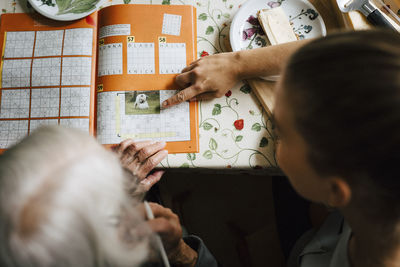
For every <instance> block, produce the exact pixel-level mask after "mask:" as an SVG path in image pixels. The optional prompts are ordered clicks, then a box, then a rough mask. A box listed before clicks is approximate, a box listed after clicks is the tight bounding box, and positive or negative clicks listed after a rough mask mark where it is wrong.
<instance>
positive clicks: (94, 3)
mask: <svg viewBox="0 0 400 267" xmlns="http://www.w3.org/2000/svg"><path fill="white" fill-rule="evenodd" d="M28 1H29V3H30V4H31V5H32V6H33V8H34V9H35V10H36V11H37V12H39V13H40V14H42V15H43V16H45V17H48V18H50V19H54V20H64V21H65V20H76V19H80V18H83V17H86V16H87V15H89V14H91V13H93V12H94V11H96V10H97V9H98V8H99V7H100V6H101V5H102V4H103V3H104V1H105V0H28Z"/></svg>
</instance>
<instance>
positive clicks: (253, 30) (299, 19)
mask: <svg viewBox="0 0 400 267" xmlns="http://www.w3.org/2000/svg"><path fill="white" fill-rule="evenodd" d="M278 6H282V8H283V10H284V11H285V13H286V15H287V16H288V17H289V21H290V22H291V24H292V26H293V30H294V32H295V33H296V35H297V36H298V38H299V39H306V38H314V37H320V36H325V35H326V27H325V23H324V21H323V19H322V18H321V16H320V15H319V13H318V12H317V10H316V9H315V7H314V6H313V5H312V4H311V3H310V2H308V1H307V0H248V1H247V2H246V3H245V4H243V5H242V6H241V7H240V8H239V10H238V12H237V13H236V15H235V17H234V18H233V21H232V25H231V29H230V33H229V34H230V42H231V46H232V50H233V51H238V50H245V49H252V48H257V47H263V46H266V45H267V42H266V40H267V37H266V35H265V33H264V31H263V29H262V27H261V25H260V23H259V22H258V18H257V12H258V11H259V10H261V9H271V8H274V7H278Z"/></svg>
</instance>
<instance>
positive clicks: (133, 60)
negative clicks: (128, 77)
mask: <svg viewBox="0 0 400 267" xmlns="http://www.w3.org/2000/svg"><path fill="white" fill-rule="evenodd" d="M127 51H128V56H127V57H128V64H127V65H128V74H154V73H155V58H154V43H128V49H127Z"/></svg>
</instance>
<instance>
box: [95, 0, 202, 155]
mask: <svg viewBox="0 0 400 267" xmlns="http://www.w3.org/2000/svg"><path fill="white" fill-rule="evenodd" d="M150 17H151V20H149V19H148V18H150ZM195 20H196V16H195V14H194V8H193V7H191V6H161V5H129V6H126V5H125V6H118V5H117V6H110V7H107V8H104V9H102V10H101V11H100V12H99V29H98V35H99V37H98V39H99V40H98V67H97V81H96V85H97V96H96V97H97V101H96V103H97V110H96V111H97V113H96V116H97V125H96V130H97V131H96V136H97V138H98V140H99V141H100V142H101V143H102V144H116V143H119V142H121V141H123V140H125V139H126V138H134V139H136V140H149V139H151V140H163V141H166V142H167V149H168V151H169V152H171V153H178V152H195V151H197V149H198V133H197V128H198V127H197V103H189V102H186V103H182V104H180V105H177V106H176V107H173V108H169V109H162V108H161V103H162V102H163V101H164V100H166V99H168V98H169V97H171V96H173V95H174V94H176V93H177V89H178V88H177V86H176V85H175V84H174V79H175V76H176V75H177V74H178V73H180V72H181V71H182V69H183V68H184V67H186V66H187V65H188V64H189V63H190V62H192V61H193V60H194V59H195V55H196V40H195V38H194V37H195V36H196V35H195V31H194V27H195Z"/></svg>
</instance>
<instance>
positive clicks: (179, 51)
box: [159, 43, 186, 74]
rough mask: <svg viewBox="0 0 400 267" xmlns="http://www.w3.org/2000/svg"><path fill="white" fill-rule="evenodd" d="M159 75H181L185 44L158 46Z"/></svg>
mask: <svg viewBox="0 0 400 267" xmlns="http://www.w3.org/2000/svg"><path fill="white" fill-rule="evenodd" d="M159 64H160V74H171V73H181V71H182V69H183V68H185V67H186V44H185V43H160V44H159Z"/></svg>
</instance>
